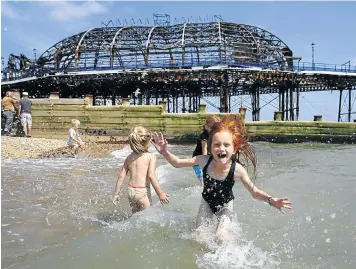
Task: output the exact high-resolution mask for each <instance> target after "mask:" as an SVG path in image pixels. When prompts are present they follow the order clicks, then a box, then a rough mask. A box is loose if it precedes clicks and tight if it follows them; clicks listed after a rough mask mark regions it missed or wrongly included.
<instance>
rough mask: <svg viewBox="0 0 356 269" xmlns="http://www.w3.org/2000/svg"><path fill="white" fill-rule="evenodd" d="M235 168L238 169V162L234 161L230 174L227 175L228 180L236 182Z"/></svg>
mask: <svg viewBox="0 0 356 269" xmlns="http://www.w3.org/2000/svg"><path fill="white" fill-rule="evenodd" d="M235 168H236V161H235V160H232V163H231V166H230V170H229V173H228V174H227V179H231V180H234V174H235Z"/></svg>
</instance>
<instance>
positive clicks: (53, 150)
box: [1, 136, 123, 160]
mask: <svg viewBox="0 0 356 269" xmlns="http://www.w3.org/2000/svg"><path fill="white" fill-rule="evenodd" d="M122 147H123V144H118V143H96V142H89V143H86V144H85V145H84V147H83V149H82V150H81V151H80V152H79V156H87V157H104V156H109V155H110V153H111V152H113V151H115V150H117V149H121V148H122ZM70 154H71V151H70V149H69V148H68V147H67V144H66V141H65V140H60V139H48V138H33V137H32V138H26V137H7V136H2V137H1V160H7V159H18V158H45V157H60V156H66V155H70Z"/></svg>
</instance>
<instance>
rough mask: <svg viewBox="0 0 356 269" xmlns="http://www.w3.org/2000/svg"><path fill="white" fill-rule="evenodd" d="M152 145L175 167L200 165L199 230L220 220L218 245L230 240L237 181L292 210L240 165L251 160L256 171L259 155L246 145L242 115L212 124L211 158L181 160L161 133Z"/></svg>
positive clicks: (279, 206) (275, 204) (256, 195)
mask: <svg viewBox="0 0 356 269" xmlns="http://www.w3.org/2000/svg"><path fill="white" fill-rule="evenodd" d="M153 144H154V146H155V147H156V149H157V151H158V152H159V153H160V154H162V155H163V157H164V158H165V159H166V160H167V161H168V162H169V163H170V164H171V165H172V166H173V167H176V168H180V167H190V166H194V165H199V166H200V168H201V169H202V170H203V177H204V181H203V182H204V189H203V192H202V200H201V204H200V208H199V213H198V217H197V227H199V226H201V225H202V224H204V223H205V222H207V221H210V220H212V219H213V218H214V215H215V216H216V217H217V218H218V225H217V229H216V233H215V236H216V237H215V239H216V241H217V242H219V243H222V242H224V241H225V240H226V239H227V238H228V234H229V229H230V225H231V214H232V212H233V200H234V194H233V192H232V188H233V186H234V184H235V181H237V180H240V181H241V182H242V183H243V185H244V186H245V187H246V189H247V190H248V191H249V192H250V193H251V195H252V197H254V198H256V199H259V200H262V201H265V202H267V203H269V204H270V205H271V206H273V207H275V208H277V209H279V210H280V211H281V213H283V214H285V212H284V211H283V209H291V206H290V205H291V202H290V200H289V199H288V198H287V197H283V198H274V197H272V196H271V195H269V194H267V193H266V192H264V191H262V190H260V189H258V188H257V187H256V186H255V185H254V184H253V182H252V180H251V179H250V177H249V175H248V173H247V171H246V169H245V168H244V166H243V165H242V164H241V163H240V161H239V159H240V156H241V155H242V156H244V157H245V158H246V159H247V160H249V161H251V163H252V164H253V166H254V170H255V168H256V156H255V153H254V150H253V148H252V147H251V146H250V144H249V143H248V142H247V131H246V129H245V127H244V124H243V121H242V120H241V119H240V117H239V116H234V118H232V117H231V116H226V117H225V118H223V119H222V121H221V122H216V123H214V124H212V126H211V128H210V133H209V139H208V151H209V152H210V154H211V155H198V156H195V157H192V158H189V159H180V158H178V157H177V156H175V155H174V154H172V153H171V152H169V151H168V142H167V141H166V139H165V138H164V137H163V135H162V133H154V134H153Z"/></svg>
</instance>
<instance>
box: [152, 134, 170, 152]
mask: <svg viewBox="0 0 356 269" xmlns="http://www.w3.org/2000/svg"><path fill="white" fill-rule="evenodd" d="M151 143H152V144H153V145H154V146H155V148H156V149H157V151H158V152H159V153H161V154H162V153H164V152H166V151H168V142H167V140H166V139H164V137H163V134H162V133H161V132H159V133H156V132H154V133H153V135H152V141H151Z"/></svg>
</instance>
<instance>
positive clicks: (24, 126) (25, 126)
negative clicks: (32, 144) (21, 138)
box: [22, 124, 27, 136]
mask: <svg viewBox="0 0 356 269" xmlns="http://www.w3.org/2000/svg"><path fill="white" fill-rule="evenodd" d="M22 129H23V132H24V133H25V136H27V125H26V124H23V125H22Z"/></svg>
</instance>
